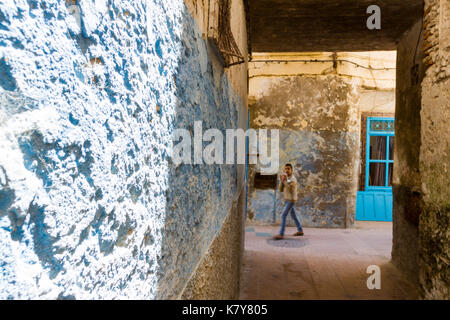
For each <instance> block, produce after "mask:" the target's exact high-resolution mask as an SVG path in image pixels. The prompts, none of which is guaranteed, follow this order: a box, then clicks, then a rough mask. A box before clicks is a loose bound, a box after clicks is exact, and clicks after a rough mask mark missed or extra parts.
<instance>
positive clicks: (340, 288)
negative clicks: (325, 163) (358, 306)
mask: <svg viewBox="0 0 450 320" xmlns="http://www.w3.org/2000/svg"><path fill="white" fill-rule="evenodd" d="M278 230H279V227H278V226H247V227H246V233H245V255H244V269H243V274H242V285H241V294H240V298H241V299H250V300H252V299H258V300H259V299H261V300H264V299H283V300H292V299H339V300H341V299H364V300H367V299H397V300H398V299H417V292H416V290H415V288H414V287H413V286H412V285H411V284H410V283H409V282H408V281H406V279H404V278H403V276H402V275H401V274H400V272H399V271H398V270H397V269H396V268H395V267H394V266H393V265H392V264H391V263H390V258H391V246H392V223H390V222H357V225H356V227H355V228H352V229H316V228H305V229H304V232H305V235H304V236H303V237H292V236H288V237H286V238H285V239H283V240H278V241H275V240H272V239H271V237H272V236H273V235H276V234H277V232H278ZM295 231H296V230H295V228H289V227H288V228H286V235H291V234H293V233H294V232H295ZM370 265H378V266H379V267H380V269H381V289H380V290H376V289H375V290H369V289H368V288H367V284H366V283H367V278H368V277H369V276H370V274H368V273H366V269H367V267H368V266H370Z"/></svg>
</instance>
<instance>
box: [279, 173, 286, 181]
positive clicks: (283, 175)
mask: <svg viewBox="0 0 450 320" xmlns="http://www.w3.org/2000/svg"><path fill="white" fill-rule="evenodd" d="M286 179H287V175H286V173H282V174H280V180H281V181H285V180H286Z"/></svg>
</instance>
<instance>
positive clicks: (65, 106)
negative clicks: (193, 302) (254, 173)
mask: <svg viewBox="0 0 450 320" xmlns="http://www.w3.org/2000/svg"><path fill="white" fill-rule="evenodd" d="M194 17H195V15H194ZM194 17H193V15H192V14H191V12H190V11H189V9H188V8H187V7H186V6H185V4H184V2H183V1H179V0H178V1H158V0H152V1H143V0H142V1H133V2H124V1H103V0H95V1H88V0H80V1H56V0H55V1H39V0H33V1H25V0H23V1H22V0H16V1H8V2H2V3H0V74H1V77H0V79H1V80H0V153H1V154H2V157H0V261H1V263H0V269H1V273H0V299H17V298H21V299H28V298H32V299H40V298H44V299H56V298H61V299H64V298H68V299H72V298H76V299H129V298H131V299H155V298H176V297H179V296H180V295H181V294H182V290H183V288H184V287H185V286H186V284H187V283H188V281H189V279H190V278H192V276H193V274H195V271H196V270H197V267H198V266H199V264H200V262H201V261H205V258H204V257H205V255H209V254H207V253H208V252H209V251H208V249H209V248H210V245H211V244H212V243H215V240H214V239H216V238H217V237H218V235H221V234H225V236H222V238H221V239H223V240H221V241H225V242H226V241H228V240H227V239H228V238H233V237H234V238H235V237H236V236H237V235H236V234H239V232H240V230H239V228H237V229H236V230H234V232H236V233H233V232H228V233H227V232H221V230H222V226H223V224H224V222H225V221H228V220H227V219H229V217H230V216H231V215H232V214H236V213H235V210H233V209H232V208H233V207H232V204H233V200H234V199H236V198H238V197H239V192H240V188H239V184H238V175H239V170H240V171H242V169H239V168H238V166H206V165H180V166H178V167H175V166H174V165H173V163H172V162H171V161H170V154H171V150H172V147H173V141H172V136H171V134H172V132H173V130H174V129H175V128H187V129H189V128H192V126H193V122H194V121H195V120H203V126H204V127H214V128H219V129H225V128H235V127H238V126H239V125H240V123H241V122H242V123H245V121H244V120H242V119H241V118H242V117H243V116H242V113H243V114H246V113H245V101H244V100H243V99H242V92H245V91H246V89H245V88H246V82H243V83H241V84H239V83H240V81H241V80H237V79H243V78H244V75H242V74H240V73H242V72H243V70H244V69H245V67H242V68H241V69H236V70H237V71H228V74H227V73H226V72H224V70H223V68H222V66H221V65H220V64H219V63H218V60H217V59H216V57H215V56H214V54H212V51H211V50H210V48H209V47H208V44H207V42H206V41H205V40H204V39H202V26H201V25H200V26H199V25H197V22H196V20H195V19H194ZM241 33H242V34H244V35H245V34H246V33H245V29H243V30H241V31H240V34H241ZM240 37H241V38H242V36H240ZM246 47H247V46H246V45H245V46H243V48H244V49H245V48H246ZM234 72H235V73H236V74H234ZM245 73H246V72H245ZM230 79H235V80H233V81H231V80H230ZM241 82H242V81H241ZM232 83H235V85H234V86H235V87H240V85H242V86H244V88H240V89H239V90H240V91H236V90H235V89H234V87H233V85H232ZM241 91H242V92H241ZM241 175H242V174H241ZM241 213H242V211H241ZM238 214H239V212H238ZM232 255H233V259H234V261H235V262H236V263H238V262H239V259H240V257H239V255H238V253H237V252H236V251H233V254H232ZM226 263H229V260H227V261H224V260H223V259H220V258H218V257H215V264H213V266H214V268H216V265H224V264H226ZM218 270H223V268H222V269H220V268H219V269H218ZM216 279H217V278H216ZM236 280H237V279H236ZM210 285H211V286H212V285H214V284H213V283H211V284H210ZM219 285H220V284H219ZM224 288H225V289H227V288H226V287H224ZM229 290H230V291H229V292H234V291H235V288H230V289H229Z"/></svg>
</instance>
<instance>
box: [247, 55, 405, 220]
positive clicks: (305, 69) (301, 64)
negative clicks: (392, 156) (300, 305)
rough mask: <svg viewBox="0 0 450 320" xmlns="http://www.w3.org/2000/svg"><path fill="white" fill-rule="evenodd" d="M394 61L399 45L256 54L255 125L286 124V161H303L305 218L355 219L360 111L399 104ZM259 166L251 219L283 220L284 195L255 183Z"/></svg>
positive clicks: (253, 85) (251, 96)
mask: <svg viewBox="0 0 450 320" xmlns="http://www.w3.org/2000/svg"><path fill="white" fill-rule="evenodd" d="M395 64H396V52H393V51H383V52H338V53H333V52H317V53H311V52H308V53H272V54H267V53H254V54H253V59H252V61H251V62H250V68H249V76H250V88H249V90H250V93H249V101H250V111H251V127H254V128H278V129H280V130H281V132H280V163H281V164H283V163H286V162H293V163H294V164H296V165H297V168H296V169H297V174H298V176H297V177H298V178H299V182H300V188H299V201H298V203H297V211H298V212H299V213H300V214H301V216H302V221H303V223H304V224H305V226H315V227H346V226H347V227H350V226H351V225H352V224H353V222H354V208H355V203H356V199H355V196H356V187H355V183H356V181H357V180H358V177H359V144H360V143H359V141H358V140H357V139H359V134H360V114H361V112H364V111H366V112H367V111H370V112H381V113H383V112H385V113H393V112H394V110H395V67H396V66H395ZM256 170H257V169H256V168H255V167H252V166H251V167H250V171H249V182H250V183H249V191H250V196H249V197H250V205H249V212H248V217H249V220H250V222H251V223H262V224H267V223H273V222H274V217H275V221H277V222H278V221H279V218H280V215H279V213H280V212H281V210H282V205H283V201H282V199H281V195H280V194H278V195H275V194H274V191H273V190H260V189H255V188H254V186H253V178H254V176H255V172H256ZM281 170H282V168H280V171H281ZM288 223H289V224H290V225H293V222H292V221H290V218H288Z"/></svg>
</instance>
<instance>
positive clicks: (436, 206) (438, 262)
mask: <svg viewBox="0 0 450 320" xmlns="http://www.w3.org/2000/svg"><path fill="white" fill-rule="evenodd" d="M424 34H425V35H424V37H425V39H424V47H423V48H424V50H425V53H426V55H427V56H426V59H425V63H426V65H427V67H428V69H427V71H426V75H425V78H424V79H423V82H422V109H421V113H420V115H421V119H422V126H421V149H420V172H421V178H422V192H423V211H422V214H421V216H420V225H419V234H420V240H419V241H420V242H419V243H420V249H419V250H420V253H419V265H420V286H421V291H422V296H423V298H425V299H450V188H449V181H450V125H449V123H450V65H449V62H450V2H449V1H446V0H441V1H439V0H426V1H425V18H424Z"/></svg>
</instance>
